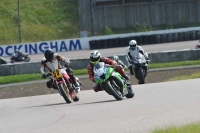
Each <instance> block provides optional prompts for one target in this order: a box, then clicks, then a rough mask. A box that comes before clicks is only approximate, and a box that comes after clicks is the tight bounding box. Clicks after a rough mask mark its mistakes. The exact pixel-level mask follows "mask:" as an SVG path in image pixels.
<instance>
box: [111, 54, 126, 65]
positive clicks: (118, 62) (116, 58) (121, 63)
mask: <svg viewBox="0 0 200 133" xmlns="http://www.w3.org/2000/svg"><path fill="white" fill-rule="evenodd" d="M113 60H115V61H116V62H117V64H118V65H121V66H122V67H123V68H125V67H126V65H125V64H124V63H123V61H121V60H120V59H119V57H118V56H117V55H114V56H113Z"/></svg>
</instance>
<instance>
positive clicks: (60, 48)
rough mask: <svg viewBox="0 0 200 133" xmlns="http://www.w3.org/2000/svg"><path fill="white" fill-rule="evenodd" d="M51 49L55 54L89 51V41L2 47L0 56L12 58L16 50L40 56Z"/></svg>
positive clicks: (62, 41)
mask: <svg viewBox="0 0 200 133" xmlns="http://www.w3.org/2000/svg"><path fill="white" fill-rule="evenodd" d="M47 48H51V49H53V50H54V51H55V52H64V51H72V50H82V49H89V39H88V38H81V39H79V38H78V39H67V40H55V41H44V42H35V43H24V44H14V45H4V46H0V56H11V55H12V54H13V53H14V52H15V51H16V49H18V50H19V51H21V52H22V53H29V54H40V53H43V52H44V51H45V49H47Z"/></svg>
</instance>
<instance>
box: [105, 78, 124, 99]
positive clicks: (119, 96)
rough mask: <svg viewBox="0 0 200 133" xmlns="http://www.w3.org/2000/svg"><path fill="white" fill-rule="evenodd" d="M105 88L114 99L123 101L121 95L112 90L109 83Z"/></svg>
mask: <svg viewBox="0 0 200 133" xmlns="http://www.w3.org/2000/svg"><path fill="white" fill-rule="evenodd" d="M105 87H106V89H107V90H108V91H109V93H110V94H111V95H113V96H114V98H115V99H117V100H122V99H123V95H122V94H121V92H120V91H118V90H116V89H115V88H113V87H112V85H111V83H110V81H108V82H107V83H106V85H105Z"/></svg>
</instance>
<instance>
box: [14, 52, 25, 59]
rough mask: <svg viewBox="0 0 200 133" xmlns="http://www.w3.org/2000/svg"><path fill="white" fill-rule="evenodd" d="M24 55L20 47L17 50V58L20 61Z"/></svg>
mask: <svg viewBox="0 0 200 133" xmlns="http://www.w3.org/2000/svg"><path fill="white" fill-rule="evenodd" d="M23 57H24V55H23V54H22V52H20V51H19V49H16V50H15V58H16V59H17V60H19V61H22V60H24V58H23Z"/></svg>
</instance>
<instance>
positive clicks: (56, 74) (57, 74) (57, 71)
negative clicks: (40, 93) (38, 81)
mask: <svg viewBox="0 0 200 133" xmlns="http://www.w3.org/2000/svg"><path fill="white" fill-rule="evenodd" d="M52 76H53V77H54V80H57V79H59V78H62V74H61V72H60V69H58V70H55V71H53V72H52Z"/></svg>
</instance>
